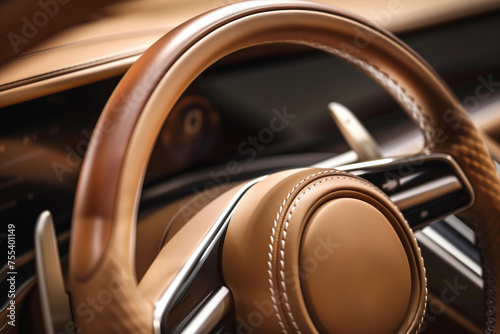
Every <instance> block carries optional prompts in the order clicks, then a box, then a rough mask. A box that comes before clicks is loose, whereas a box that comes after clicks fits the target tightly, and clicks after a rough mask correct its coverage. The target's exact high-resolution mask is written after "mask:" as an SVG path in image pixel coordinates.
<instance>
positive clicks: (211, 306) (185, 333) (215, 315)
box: [181, 286, 233, 334]
mask: <svg viewBox="0 0 500 334" xmlns="http://www.w3.org/2000/svg"><path fill="white" fill-rule="evenodd" d="M232 304H233V297H232V296H231V292H230V291H229V289H228V288H226V287H225V286H222V287H220V288H219V290H217V292H216V293H215V294H214V295H213V296H211V297H210V299H209V300H208V302H206V303H205V305H203V306H202V308H201V309H200V310H199V311H198V313H196V315H195V316H194V317H193V319H192V320H191V321H190V322H189V324H188V325H187V326H186V327H184V329H183V330H182V331H181V334H197V333H210V332H211V330H213V329H214V328H215V326H217V324H218V323H219V322H220V321H221V320H222V319H224V317H225V316H226V315H227V314H228V313H229V311H230V309H231V307H232Z"/></svg>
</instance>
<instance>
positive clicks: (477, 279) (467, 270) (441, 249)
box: [415, 226, 484, 289]
mask: <svg viewBox="0 0 500 334" xmlns="http://www.w3.org/2000/svg"><path fill="white" fill-rule="evenodd" d="M427 230H430V232H428V231H427ZM424 231H425V232H424ZM415 237H416V238H417V240H418V242H419V244H421V245H422V246H425V247H427V248H428V249H429V250H430V251H432V252H433V253H434V254H435V255H436V256H438V257H440V258H441V259H443V260H444V261H445V262H446V263H448V264H449V265H450V266H452V267H453V268H455V269H456V270H457V271H458V272H459V273H460V274H462V275H463V276H464V277H467V278H468V279H469V280H470V281H471V282H473V283H474V284H475V285H476V286H478V287H479V288H481V289H482V288H483V286H484V284H483V279H482V276H481V275H479V274H478V271H477V268H478V267H479V269H480V270H479V272H480V273H481V267H480V266H479V264H477V263H475V262H474V261H472V260H470V259H469V258H468V257H467V256H466V255H465V254H464V253H462V251H460V250H459V249H457V248H456V247H455V246H453V245H451V244H450V243H449V242H446V244H443V245H441V244H439V243H440V242H441V241H442V240H446V238H443V237H441V238H440V236H438V235H437V233H436V231H434V230H433V228H432V226H428V227H426V228H424V229H422V230H420V231H417V232H415ZM450 245H451V247H450ZM459 257H460V258H462V259H463V258H467V259H468V260H470V261H467V260H466V261H461V260H458V258H459ZM470 265H472V266H470Z"/></svg>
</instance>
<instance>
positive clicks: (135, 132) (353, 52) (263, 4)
mask: <svg viewBox="0 0 500 334" xmlns="http://www.w3.org/2000/svg"><path fill="white" fill-rule="evenodd" d="M359 32H362V33H363V36H367V37H368V39H366V40H360V39H359V38H358V37H359V35H358V34H359ZM266 43H292V44H301V45H307V46H311V47H313V48H317V49H320V50H322V51H325V52H327V53H331V54H333V55H335V56H337V57H339V58H342V59H344V60H346V61H348V62H349V63H351V64H353V65H354V66H357V67H358V68H360V69H361V70H363V71H364V72H365V73H366V74H368V75H369V76H371V77H372V78H373V79H374V80H375V81H377V82H378V83H380V84H381V85H382V86H383V87H384V88H385V89H386V90H387V91H388V92H389V93H390V94H391V95H392V96H393V97H394V98H395V100H396V101H397V102H398V103H399V104H400V105H401V107H402V108H403V109H405V111H406V112H407V113H408V115H409V116H410V117H411V118H412V120H413V121H414V122H415V124H416V125H417V126H418V127H419V129H420V130H421V131H422V132H423V134H424V138H425V151H427V152H439V153H447V154H449V155H451V156H453V157H454V158H455V160H456V161H457V162H458V164H459V165H460V166H461V168H462V169H463V170H464V172H465V174H466V176H467V177H468V179H469V180H470V182H471V184H472V186H473V188H474V190H475V195H476V197H475V198H476V201H475V203H474V205H473V206H472V207H471V208H470V209H468V210H467V211H466V212H463V213H461V214H460V218H461V219H463V220H464V221H466V222H467V223H468V224H469V225H470V226H471V227H473V228H474V230H475V232H476V234H477V236H478V246H479V248H480V251H481V256H482V266H483V277H484V281H485V285H484V291H485V301H486V307H485V309H486V325H485V331H486V332H488V333H493V332H494V331H495V323H496V322H497V321H498V320H500V319H498V315H497V313H496V311H495V309H496V307H497V306H500V305H499V304H498V301H497V295H496V291H497V284H498V283H497V280H496V277H497V276H498V275H500V263H499V259H500V242H499V241H500V182H499V180H498V177H497V175H496V170H495V167H494V165H493V163H492V161H491V158H490V156H489V153H488V151H487V149H486V147H485V145H484V143H483V141H482V139H481V135H480V133H479V131H478V130H477V129H476V127H475V126H474V124H473V123H472V122H471V120H470V118H469V116H468V115H467V112H466V111H465V110H464V109H463V107H462V106H461V105H460V103H459V102H458V101H457V100H456V98H455V97H454V96H453V94H452V93H451V92H450V91H449V89H448V88H447V87H446V85H445V84H444V83H443V82H442V81H441V79H439V77H438V76H437V74H436V73H435V72H434V71H433V70H432V69H431V68H430V66H429V65H427V64H426V63H425V61H423V60H422V59H421V58H420V57H419V56H418V55H416V54H415V52H414V51H412V50H411V49H410V48H409V47H408V46H406V45H405V44H403V43H402V42H401V41H400V40H398V39H397V38H396V37H394V36H393V35H392V34H390V33H389V32H387V31H385V30H384V29H382V28H380V27H376V26H374V25H372V24H370V23H367V22H365V21H364V20H363V19H362V18H359V17H357V16H354V15H352V14H350V13H347V12H344V11H342V10H339V9H335V8H332V7H329V6H326V5H321V4H315V3H309V2H303V1H286V2H280V1H253V2H245V3H237V4H234V5H230V6H227V7H223V8H219V9H216V10H213V11H211V12H209V13H206V14H203V15H201V16H199V17H196V18H194V19H192V20H190V21H188V22H186V23H185V24H183V25H181V26H179V27H178V28H176V29H174V30H172V31H171V32H169V33H168V34H167V35H165V36H164V37H163V38H161V39H160V40H159V41H158V42H156V43H155V44H154V45H153V46H151V47H150V48H149V49H148V50H147V51H146V53H145V54H144V55H143V56H142V57H141V58H140V59H139V60H138V61H137V62H136V63H135V64H134V65H133V66H132V67H131V68H130V70H129V71H128V72H127V74H126V75H125V76H124V77H123V79H122V80H121V82H120V83H119V85H118V86H117V87H116V89H115V91H114V92H113V94H112V96H111V97H110V99H109V101H108V103H107V105H106V107H105V108H104V110H103V112H102V114H101V117H100V118H99V121H98V123H97V126H96V128H95V130H94V133H93V136H92V139H91V141H90V145H89V147H88V151H87V153H86V156H85V160H84V164H83V167H82V170H81V174H80V178H79V182H78V188H77V194H76V199H75V207H74V213H73V226H72V232H71V249H70V271H69V280H70V281H69V282H70V287H69V290H70V294H71V300H72V307H73V314H74V316H75V317H76V320H77V322H78V325H79V327H80V329H81V330H82V332H83V333H90V332H93V333H111V332H117V333H126V332H133V333H153V312H154V304H155V303H156V301H158V299H159V298H160V296H161V294H162V292H163V291H164V290H165V289H166V286H167V285H168V282H169V280H168V279H167V278H164V277H163V278H162V277H161V266H162V264H161V263H156V262H155V263H153V265H152V266H151V268H150V269H149V271H148V273H147V274H146V276H145V278H144V279H143V280H142V281H141V283H140V284H139V285H138V284H137V281H136V278H135V275H134V265H133V250H134V243H135V225H136V217H137V210H138V202H139V196H140V191H141V187H142V182H143V178H144V174H145V170H146V167H147V163H148V160H149V156H150V154H151V151H152V149H153V146H154V144H155V142H156V139H157V137H158V135H159V132H160V130H161V127H162V124H163V123H164V121H165V119H166V117H167V116H168V114H169V112H170V110H171V109H172V107H173V106H174V104H175V103H176V101H177V100H178V99H179V97H180V96H181V94H182V93H183V92H184V91H185V89H186V88H187V87H188V86H189V84H190V83H191V82H192V81H193V80H194V79H195V78H196V77H197V76H198V75H199V74H200V73H201V72H202V71H203V70H205V69H206V68H207V67H209V66H210V65H211V64H213V63H214V62H216V61H217V60H219V59H221V58H222V57H224V56H226V55H228V54H230V53H232V52H235V51H238V50H241V49H243V48H246V47H250V46H254V45H259V44H266ZM160 261H168V259H165V258H162V259H160ZM116 282H119V285H120V293H116V294H114V295H113V298H112V299H111V301H110V302H109V303H108V304H107V305H106V306H105V307H104V308H103V310H102V311H100V312H96V313H95V315H94V316H93V317H92V319H90V318H89V317H88V316H86V315H85V314H84V312H82V310H83V308H81V307H80V306H81V305H84V304H85V303H86V300H87V298H89V297H92V296H96V295H98V294H99V291H101V290H102V289H103V288H104V287H110V286H112V285H113V284H115V283H116Z"/></svg>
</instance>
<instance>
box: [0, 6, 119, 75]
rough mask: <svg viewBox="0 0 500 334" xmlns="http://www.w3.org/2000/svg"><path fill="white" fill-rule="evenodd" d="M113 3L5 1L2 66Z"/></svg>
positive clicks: (0, 15)
mask: <svg viewBox="0 0 500 334" xmlns="http://www.w3.org/2000/svg"><path fill="white" fill-rule="evenodd" d="M113 1H114V0H104V1H103V0H101V1H96V0H91V1H89V0H87V1H79V0H71V1H70V0H55V1H50V0H49V1H37V0H8V1H5V2H4V3H2V4H1V5H0V22H2V24H1V25H0V36H1V38H0V50H2V52H0V66H1V65H3V64H5V63H6V62H7V61H9V60H10V59H12V58H14V57H16V56H19V55H20V54H21V53H22V52H24V51H26V50H29V49H30V48H33V47H34V46H35V45H37V44H38V43H40V42H41V41H43V40H45V39H47V38H49V37H52V36H54V35H55V34H56V33H57V32H60V31H62V30H63V29H65V28H67V27H71V26H73V25H75V24H77V23H81V22H83V21H84V20H85V17H86V16H87V15H89V14H92V13H94V12H96V11H97V10H98V9H100V8H102V7H104V6H105V5H107V4H110V3H111V2H113Z"/></svg>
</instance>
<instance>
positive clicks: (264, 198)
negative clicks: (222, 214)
mask: <svg viewBox="0 0 500 334" xmlns="http://www.w3.org/2000/svg"><path fill="white" fill-rule="evenodd" d="M297 264H298V265H297ZM223 271H224V278H225V280H226V283H227V285H228V287H229V288H230V289H231V291H232V293H233V298H234V301H235V307H236V314H237V317H238V319H237V325H239V326H242V324H245V328H247V330H249V329H251V330H253V331H255V332H259V333H277V332H283V331H284V332H288V333H296V332H301V333H366V332H376V333H396V332H397V333H415V332H417V330H418V329H419V328H420V325H421V323H422V320H423V314H424V309H425V300H426V282H425V273H424V269H423V263H422V259H421V256H420V251H419V249H418V245H417V244H416V242H415V240H414V237H413V234H412V232H411V230H410V228H409V227H408V225H407V223H406V221H405V220H404V218H403V216H402V214H401V213H400V212H399V210H397V208H396V207H395V206H394V205H393V204H392V203H391V202H390V200H389V199H388V198H387V197H386V196H385V195H384V194H383V193H382V192H381V191H380V190H378V189H376V188H375V187H374V186H372V185H370V184H368V183H367V182H366V181H364V180H361V179H359V178H357V177H355V176H353V175H350V174H348V173H344V172H339V171H335V170H324V169H302V170H291V171H286V172H280V173H276V174H273V175H270V176H269V177H267V178H266V179H265V180H263V181H261V182H260V183H259V184H257V185H255V186H254V187H252V188H251V189H250V190H249V191H248V192H247V193H246V194H245V196H244V197H243V199H242V200H241V201H240V203H238V206H237V208H236V210H235V213H234V215H233V218H232V220H231V224H230V225H229V228H228V231H227V234H226V239H225V242H224V250H223ZM355 319H359V320H358V321H354V320H355ZM361 319H362V321H360V320H361Z"/></svg>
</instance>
